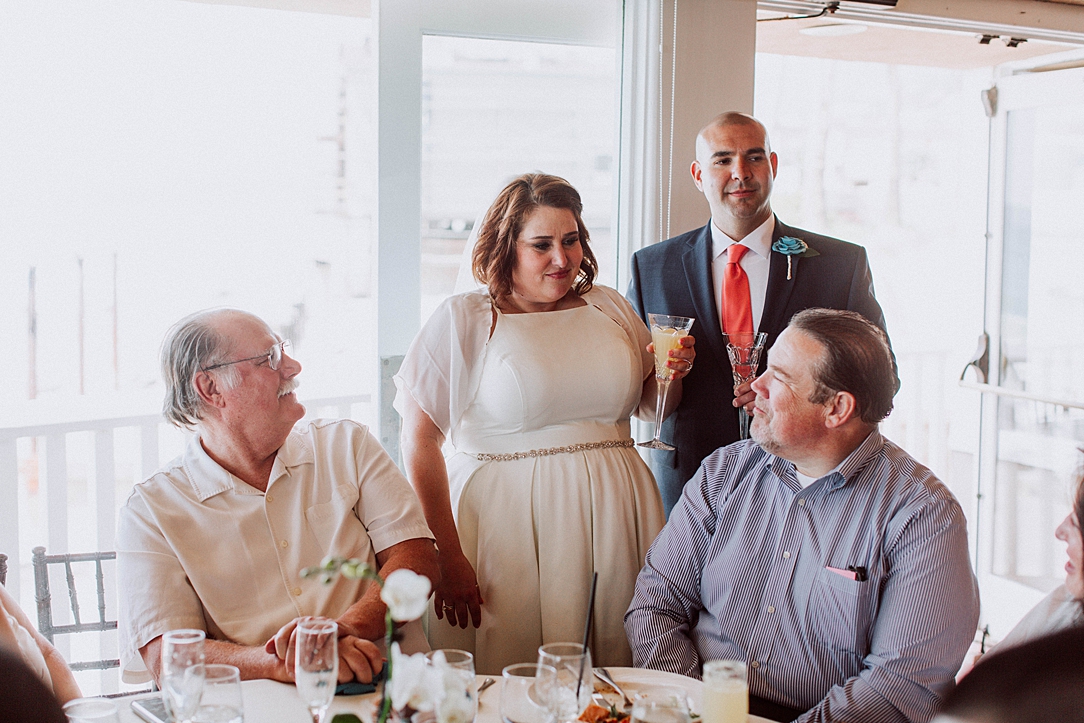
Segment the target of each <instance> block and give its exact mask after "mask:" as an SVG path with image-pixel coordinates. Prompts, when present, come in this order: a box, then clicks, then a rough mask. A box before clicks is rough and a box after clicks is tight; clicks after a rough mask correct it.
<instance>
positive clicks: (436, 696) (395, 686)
mask: <svg viewBox="0 0 1084 723" xmlns="http://www.w3.org/2000/svg"><path fill="white" fill-rule="evenodd" d="M394 574H395V573H392V575H394ZM390 577H391V576H390V575H389V578H390ZM388 690H389V695H391V705H392V707H393V708H395V710H403V709H404V708H406V707H407V706H410V707H411V708H413V709H414V710H433V709H434V708H435V707H436V706H437V704H438V703H440V701H441V699H443V698H444V686H443V685H442V684H441V675H440V672H439V671H438V670H437V669H436V668H434V667H433V666H431V665H429V663H428V661H427V660H426V659H425V654H424V653H415V654H414V655H403V653H402V652H401V651H400V649H399V643H392V646H391V679H390V680H389V681H388Z"/></svg>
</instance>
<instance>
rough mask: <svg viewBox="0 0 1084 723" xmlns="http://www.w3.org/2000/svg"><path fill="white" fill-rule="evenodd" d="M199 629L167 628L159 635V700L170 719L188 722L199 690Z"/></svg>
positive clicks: (201, 671)
mask: <svg viewBox="0 0 1084 723" xmlns="http://www.w3.org/2000/svg"><path fill="white" fill-rule="evenodd" d="M206 639H207V634H206V633H205V632H203V631H202V630H190V629H181V630H170V631H169V632H168V633H166V634H165V635H163V636H162V669H161V671H160V673H159V682H160V683H161V685H162V700H163V701H164V702H165V704H166V710H167V711H169V714H170V716H171V717H172V718H173V720H175V721H177V722H178V723H189V721H191V720H192V716H193V715H194V714H195V712H196V709H197V708H198V707H199V699H200V696H201V695H202V694H203V679H204V668H203V642H204V640H206Z"/></svg>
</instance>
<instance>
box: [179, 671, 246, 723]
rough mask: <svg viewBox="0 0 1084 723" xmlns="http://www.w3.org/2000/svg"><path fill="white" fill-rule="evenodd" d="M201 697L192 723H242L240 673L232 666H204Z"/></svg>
mask: <svg viewBox="0 0 1084 723" xmlns="http://www.w3.org/2000/svg"><path fill="white" fill-rule="evenodd" d="M203 671H204V680H203V695H201V696H200V701H199V708H198V709H197V710H196V713H195V715H193V716H192V723H242V722H243V721H244V705H243V703H242V702H241V671H239V670H238V669H237V667H236V666H233V665H218V664H213V665H204V666H203Z"/></svg>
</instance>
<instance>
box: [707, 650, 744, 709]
mask: <svg viewBox="0 0 1084 723" xmlns="http://www.w3.org/2000/svg"><path fill="white" fill-rule="evenodd" d="M701 707H702V709H703V710H701V711H700V715H701V719H702V720H703V722H704V723H745V721H746V719H747V718H748V716H749V684H748V682H747V680H746V668H745V663H744V662H742V661H740V660H709V661H708V662H706V663H704V700H703V704H702V706H701Z"/></svg>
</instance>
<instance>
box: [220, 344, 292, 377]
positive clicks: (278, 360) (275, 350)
mask: <svg viewBox="0 0 1084 723" xmlns="http://www.w3.org/2000/svg"><path fill="white" fill-rule="evenodd" d="M289 344H290V342H289V341H280V342H279V343H278V344H275V345H274V346H273V347H271V348H270V349H268V350H267V351H265V352H264V353H263V354H258V355H256V356H250V357H247V358H245V359H235V360H234V361H228V362H222V363H221V364H212V365H211V366H209V367H200V371H201V372H209V371H211V370H212V369H218V368H220V367H228V366H230V365H232V364H240V363H241V362H247V361H256V360H257V359H266V360H267V366H269V367H271V370H272V371H278V369H279V367H280V366H282V355H283V354H284V353H285V351H286V347H287V346H288V345H289Z"/></svg>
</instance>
